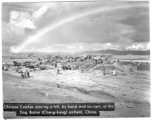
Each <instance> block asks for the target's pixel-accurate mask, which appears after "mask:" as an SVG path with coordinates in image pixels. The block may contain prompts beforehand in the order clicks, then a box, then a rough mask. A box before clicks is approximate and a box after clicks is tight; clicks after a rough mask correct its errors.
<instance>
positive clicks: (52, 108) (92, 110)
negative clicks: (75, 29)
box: [3, 102, 115, 116]
mask: <svg viewBox="0 0 152 120" xmlns="http://www.w3.org/2000/svg"><path fill="white" fill-rule="evenodd" d="M3 107H4V112H5V111H8V112H16V116H99V115H100V111H114V110H115V104H114V102H106V103H64V104H63V103H56V104H48V103H4V106H3Z"/></svg>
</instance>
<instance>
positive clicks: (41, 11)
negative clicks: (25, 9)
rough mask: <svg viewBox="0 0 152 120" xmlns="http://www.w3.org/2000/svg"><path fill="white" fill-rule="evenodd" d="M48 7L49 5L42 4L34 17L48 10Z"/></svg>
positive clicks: (34, 13)
mask: <svg viewBox="0 0 152 120" xmlns="http://www.w3.org/2000/svg"><path fill="white" fill-rule="evenodd" d="M47 9H48V7H47V6H42V7H41V8H40V9H39V10H38V11H35V12H33V17H35V18H39V17H40V16H42V15H43V14H44V13H45V12H46V11H47Z"/></svg>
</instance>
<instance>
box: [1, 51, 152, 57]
mask: <svg viewBox="0 0 152 120" xmlns="http://www.w3.org/2000/svg"><path fill="white" fill-rule="evenodd" d="M84 54H86V55H96V54H110V55H150V50H146V51H139V50H138V51H133V50H123V51H119V50H111V49H109V50H98V51H84V52H77V53H62V52H55V53H37V52H32V53H3V54H2V55H3V56H16V55H17V56H22V57H25V56H26V57H27V56H31V55H32V56H33V55H36V56H37V55H38V56H39V55H40V56H41V55H43V56H45V55H84Z"/></svg>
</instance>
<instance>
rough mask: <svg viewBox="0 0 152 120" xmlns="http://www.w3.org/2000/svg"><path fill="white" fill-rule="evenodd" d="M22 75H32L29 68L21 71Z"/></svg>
mask: <svg viewBox="0 0 152 120" xmlns="http://www.w3.org/2000/svg"><path fill="white" fill-rule="evenodd" d="M21 77H22V78H29V77H30V71H29V70H28V69H26V70H22V71H21Z"/></svg>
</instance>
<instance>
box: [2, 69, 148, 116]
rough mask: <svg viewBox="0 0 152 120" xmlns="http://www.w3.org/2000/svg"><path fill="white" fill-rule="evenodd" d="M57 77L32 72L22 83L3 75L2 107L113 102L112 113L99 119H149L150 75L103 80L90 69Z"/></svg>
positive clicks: (13, 76)
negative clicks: (27, 104) (9, 105)
mask: <svg viewBox="0 0 152 120" xmlns="http://www.w3.org/2000/svg"><path fill="white" fill-rule="evenodd" d="M60 73H61V74H58V75H57V69H49V70H43V71H33V72H31V73H30V76H31V77H30V78H26V79H22V78H21V76H20V74H18V73H15V72H9V71H3V100H4V103H89V102H114V103H115V111H109V112H106V111H105V112H103V111H102V112H100V117H148V116H150V71H136V72H128V73H127V74H118V75H117V76H112V75H111V74H106V75H105V76H103V73H102V71H101V70H94V69H88V70H84V72H81V71H80V70H66V71H63V70H61V71H60ZM4 116H6V117H9V116H10V114H9V115H8V114H5V115H4ZM12 116H14V117H15V115H14V114H12V115H11V118H12Z"/></svg>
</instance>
